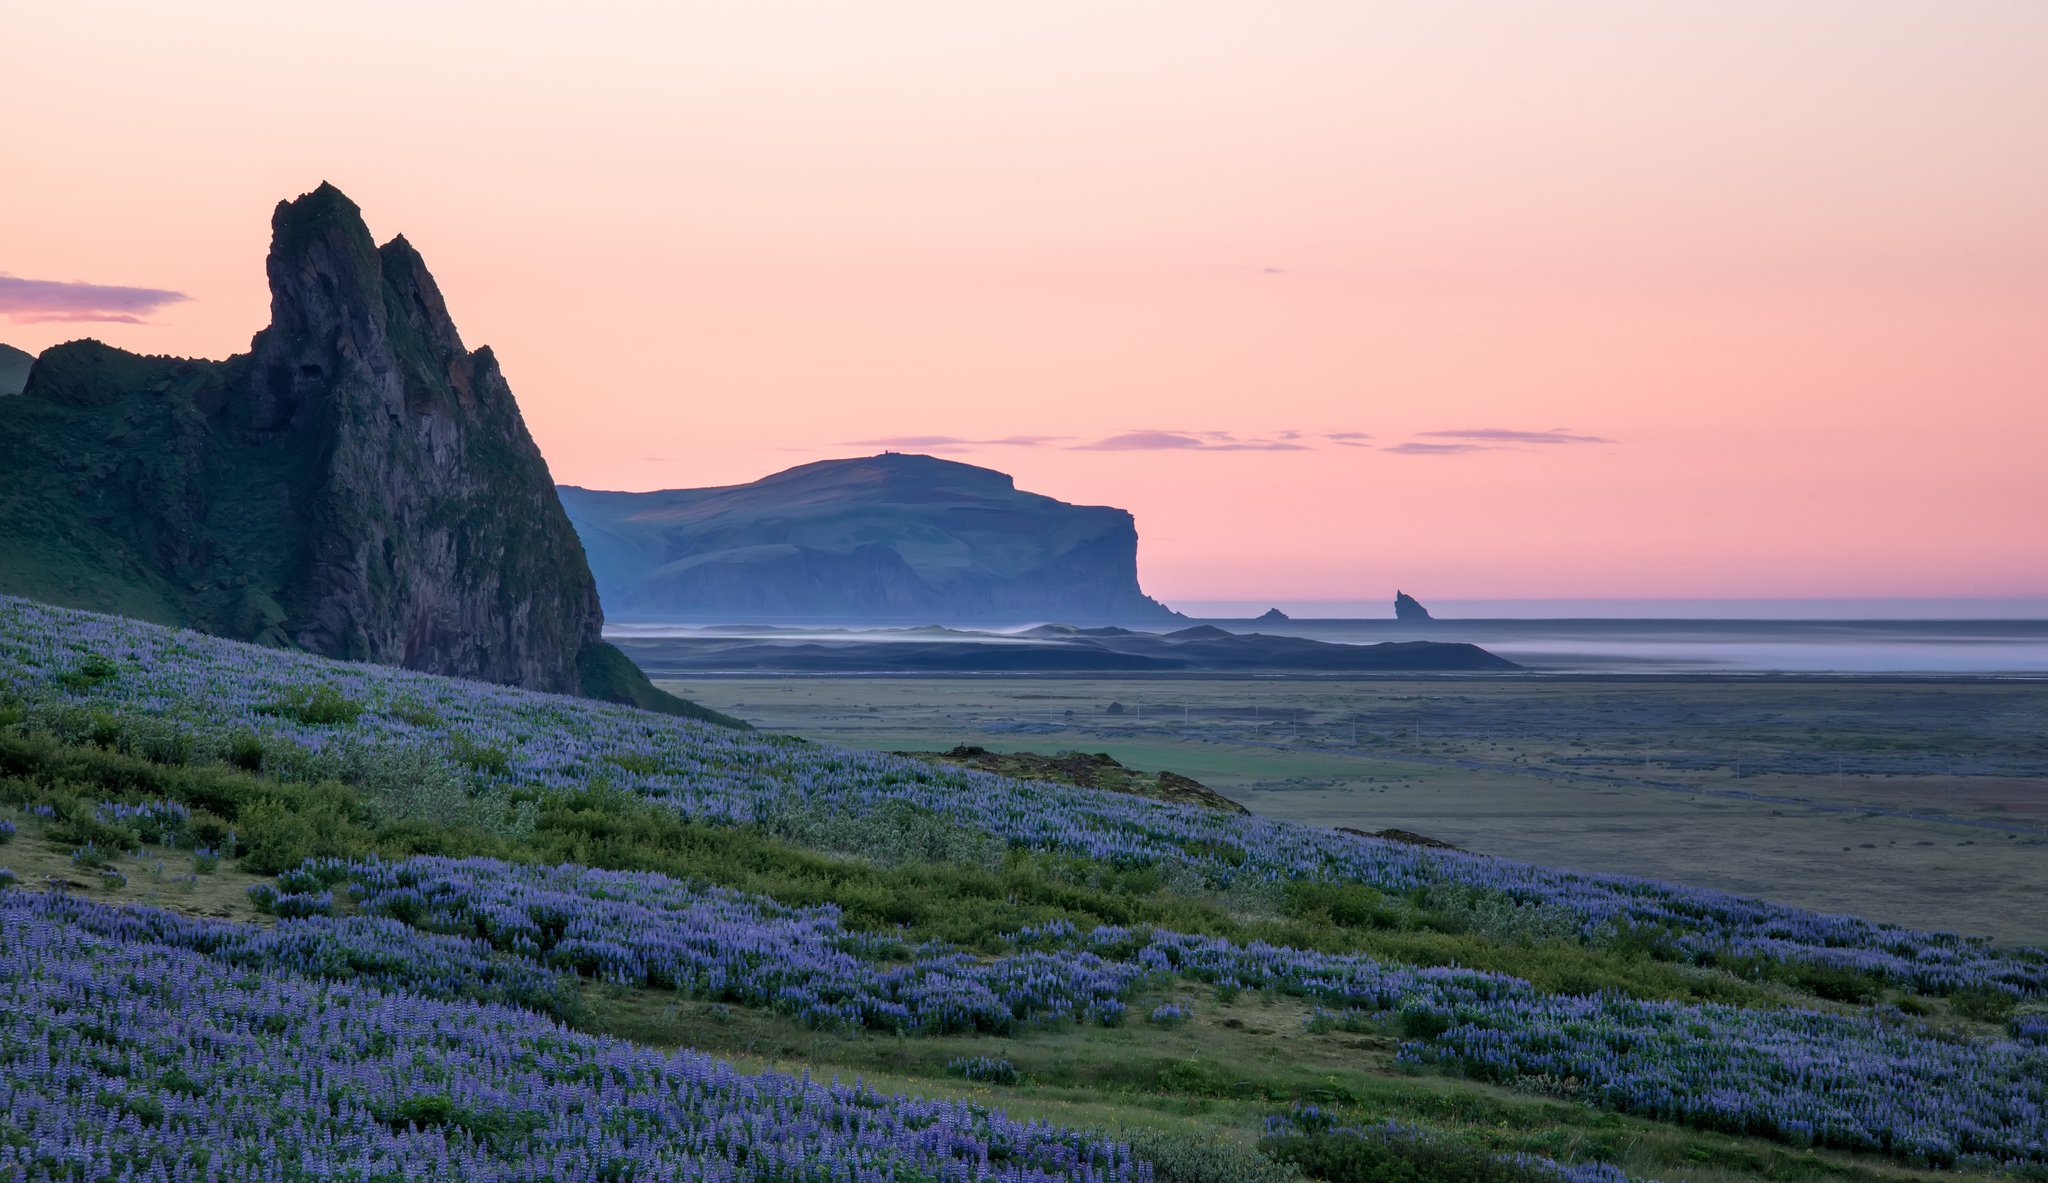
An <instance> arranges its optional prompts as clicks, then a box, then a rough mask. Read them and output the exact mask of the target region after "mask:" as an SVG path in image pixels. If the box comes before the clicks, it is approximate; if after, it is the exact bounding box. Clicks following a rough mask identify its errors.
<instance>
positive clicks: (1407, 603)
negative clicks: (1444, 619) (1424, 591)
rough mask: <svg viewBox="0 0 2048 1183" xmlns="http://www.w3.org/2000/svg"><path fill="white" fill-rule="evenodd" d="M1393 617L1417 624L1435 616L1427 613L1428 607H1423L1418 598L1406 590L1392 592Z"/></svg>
mask: <svg viewBox="0 0 2048 1183" xmlns="http://www.w3.org/2000/svg"><path fill="white" fill-rule="evenodd" d="M1394 619H1395V620H1405V621H1408V622H1409V623H1411V624H1419V623H1421V622H1422V621H1425V620H1434V619H1435V617H1433V616H1431V615H1430V614H1429V609H1427V608H1425V607H1423V606H1422V602H1421V601H1420V600H1417V599H1416V598H1415V597H1414V596H1411V595H1409V594H1408V593H1407V592H1404V591H1397V592H1395V593H1394Z"/></svg>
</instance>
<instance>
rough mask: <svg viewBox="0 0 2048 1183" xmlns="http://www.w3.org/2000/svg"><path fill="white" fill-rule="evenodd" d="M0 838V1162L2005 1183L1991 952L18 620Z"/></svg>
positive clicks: (2011, 965)
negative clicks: (54, 884)
mask: <svg viewBox="0 0 2048 1183" xmlns="http://www.w3.org/2000/svg"><path fill="white" fill-rule="evenodd" d="M0 817H4V818H5V819H6V830H5V834H6V837H7V839H8V841H7V842H6V844H5V845H0V866H5V867H9V868H11V869H12V870H13V872H14V877H15V878H16V879H17V880H18V883H17V885H16V886H15V887H14V888H12V889H10V890H4V891H0V913H4V914H0V921H4V922H0V970H4V972H0V1051H8V1052H15V1053H17V1054H16V1056H15V1057H14V1062H13V1063H11V1064H10V1072H9V1077H8V1083H9V1086H10V1091H9V1092H8V1093H7V1094H5V1099H4V1100H0V1177H5V1175H6V1172H7V1171H8V1170H9V1169H10V1166H11V1164H27V1169H26V1171H25V1172H23V1173H25V1174H26V1177H30V1178H42V1177H55V1176H60V1175H61V1176H64V1177H71V1176H72V1175H74V1174H75V1173H76V1172H75V1171H74V1170H72V1168H70V1167H69V1166H67V1165H66V1164H67V1163H68V1162H70V1161H72V1160H70V1159H67V1158H65V1155H66V1154H68V1153H70V1152H69V1151H65V1150H59V1149H55V1148H57V1147H67V1146H87V1147H93V1148H98V1149H92V1150H91V1151H90V1152H91V1153H107V1154H119V1155H121V1156H123V1160H124V1161H140V1162H143V1163H155V1164H160V1165H163V1166H164V1167H165V1171H164V1173H165V1175H166V1177H172V1178H183V1177H198V1175H199V1173H200V1171H201V1170H202V1167H203V1164H205V1163H209V1162H213V1161H216V1160H217V1159H218V1158H219V1157H220V1156H225V1157H226V1160H227V1161H246V1162H248V1163H251V1164H255V1163H266V1164H273V1165H271V1166H270V1167H268V1168H266V1170H264V1171H262V1172H259V1173H258V1177H262V1178H272V1177H276V1178H284V1177H298V1176H304V1175H313V1176H318V1177H347V1178H372V1177H400V1176H404V1177H422V1176H424V1175H428V1174H431V1173H432V1171H431V1170H429V1168H428V1167H427V1166H426V1164H428V1163H431V1162H445V1163H451V1164H455V1165H453V1166H451V1167H448V1168H443V1173H444V1174H447V1175H448V1176H449V1177H465V1178H497V1177H512V1176H515V1175H518V1174H519V1173H520V1172H522V1171H525V1172H532V1171H536V1170H537V1171H540V1172H541V1173H543V1174H545V1175H548V1176H550V1177H562V1178H569V1177H574V1178H607V1179H632V1178H650V1177H658V1176H663V1175H665V1174H668V1173H675V1174H683V1175H689V1176H696V1175H703V1174H707V1173H720V1172H724V1173H727V1174H728V1175H729V1177H735V1178H747V1179H786V1178H796V1177H801V1178H805V1179H828V1178H829V1179H840V1178H845V1179H852V1178H863V1179H866V1178H873V1179H888V1178H893V1179H904V1180H908V1179H926V1180H936V1179H956V1178H957V1179H969V1178H1011V1179H1020V1180H1022V1179H1073V1180H1082V1179H1118V1180H1126V1179H1127V1180H1143V1179H1147V1178H1150V1179H1179V1180H1217V1181H1219V1183H1220V1181H1222V1180H1245V1179H1289V1178H1299V1177H1301V1176H1302V1175H1304V1174H1306V1175H1309V1176H1312V1177H1317V1178H1324V1179H1330V1180H1364V1179H1415V1180H1425V1179H1441V1180H1451V1179H1487V1178H1498V1179H1515V1180H1533V1179H1547V1178H1556V1177H1558V1176H1559V1175H1562V1176H1563V1177H1566V1178H1572V1179H1585V1180H1606V1181H1609V1183H1613V1181H1615V1180H1620V1179H1623V1178H1626V1177H1635V1178H1647V1179H1681V1178H1689V1179H1735V1178H1763V1179H1786V1180H1793V1179H1816V1180H1817V1179H1857V1180H1877V1179H1893V1178H1912V1177H1920V1176H1923V1175H1926V1174H1927V1173H1928V1172H1931V1171H1937V1170H1938V1171H1942V1172H1944V1177H1954V1173H1955V1172H1963V1173H1973V1174H1980V1175H1988V1174H1992V1173H1996V1172H1999V1171H2017V1172H2021V1173H2027V1172H2033V1173H2037V1174H2038V1173H2039V1172H2040V1171H2041V1170H2042V1169H2043V1166H2044V1164H2048V1150H2044V1146H2048V1054H2044V1050H2043V1044H2044V1041H2048V1020H2044V1018H2043V1017H2042V1015H2041V1002H2042V999H2043V996H2044V991H2048V955H2044V954H2043V953H2041V952H2039V951H2034V950H2021V949H2006V948H1999V947H1995V946H1992V945H1989V944H1986V943H1983V942H1976V941H1968V940H1964V939H1961V938H1956V937H1952V936H1946V935H1942V934H1932V933H1919V932H1913V931H1909V930H1904V929H1898V928H1891V927H1886V926H1879V925H1872V924H1868V923H1865V922H1862V921H1857V920H1852V919H1847V918H1843V917H1829V916H1821V915H1816V914H1812V913H1806V912H1801V911H1798V910H1796V909H1790V908H1783V907H1778V906H1775V905H1772V904H1769V903H1765V902H1761V901H1755V900H1745V899H1740V898H1736V897H1731V896H1725V895H1721V894H1718V893H1713V892H1702V891H1694V890H1689V889H1686V888H1683V887H1678V886H1673V885H1667V884H1659V883H1654V882H1649V881H1644V880H1630V879H1619V878H1607V877H1599V876H1586V875H1573V874H1565V873H1559V872H1552V871H1546V870H1544V869H1542V868H1537V867H1531V866H1526V865H1521V864H1514V863H1508V862H1504V861H1501V860H1494V859H1487V858H1481V857H1477V856H1470V855H1464V854H1460V853H1456V852H1446V851H1432V850H1425V849H1419V848H1416V847H1412V846H1403V845H1400V844H1397V843H1389V842H1383V841H1379V840H1377V839H1373V838H1368V837H1362V836H1355V835H1342V834H1333V833H1329V832H1324V831H1315V830H1309V829H1303V828H1298V827H1293V826H1287V825H1282V824H1276V823H1272V822H1268V821H1264V820H1262V819H1259V818H1255V817H1244V816H1237V815H1227V814H1223V813H1220V812H1218V811H1215V810H1209V809H1202V808H1197V807H1193V806H1186V805H1178V804H1173V803H1167V802H1158V801H1152V800H1148V799H1144V798H1141V797H1136V796H1130V795H1125V794H1119V793H1111V792H1101V791H1091V790H1087V789H1082V788H1075V787H1068V786H1059V785H1050V784H1039V783H1032V782H1025V781H1017V780H1010V779H1004V778H1000V777H996V776H991V775H988V774H984V773H980V772H975V771H971V770H965V769H955V768H945V767H937V766H934V765H931V764H927V763H923V762H920V761H915V760H909V759H903V758H899V757H894V756H888V755H883V754H879V753H862V752H852V751H843V750H836V749H831V748H826V747H822V746H818V745H812V744H807V743H803V742H801V741H795V740H790V739H786V738H781V737H776V736H772V735H764V734H758V733H745V732H738V731H734V730H731V729H725V728H718V727H712V726H706V725H704V724H701V723H698V722H695V721H691V720H686V719H678V718H673V717H668V716H662V715H655V714H650V713H647V712H643V711H638V710H634V709H631V708H627V707H623V706H611V705H605V704H598V703H592V702H588V701H585V700H579V699H571V698H563V697H558V696H550V695H544V694H535V693H530V692H523V691H516V690H510V689H506V688H503V687H497V686H490V685H484V684H479V683H473V682H460V681H454V680H449V679H442V678H435V677H429V676H425V675H419V674H411V673H406V672H403V671H398V670H392V669H388V668H382V667H376V666H365V665H350V664H345V663H337V662H329V661H323V660H319V659H315V658H310V657H306V656H303V655H298V654H292V653H286V652H279V651H274V650H264V649H257V648H253V647H249V646H243V645H235V644H231V643H227V642H222V641H218V640H215V639H212V638H208V637H203V636H199V635H196V634H191V633H178V632H172V631H169V630H164V629H158V628H153V627H150V626H147V625H142V624H137V623H134V622H129V621H122V620H117V619H113V618H107V617H97V616H93V615H90V614H85V613H79V612H71V611H63V610H56V609H49V608H45V607H42V606H39V605H34V604H30V603H26V602H23V601H18V600H0ZM53 876H54V877H56V878H59V879H63V880H65V881H66V884H67V885H66V887H65V893H64V894H57V895H49V894H43V893H41V892H37V891H34V890H32V889H33V888H34V887H35V886H37V883H38V881H47V880H48V879H50V878H51V877H53ZM230 879H233V881H234V882H236V883H240V884H248V885H251V886H252V887H253V891H252V892H250V893H246V899H247V901H248V902H247V903H246V904H231V903H229V902H226V901H225V900H224V898H223V897H224V896H231V895H232V893H231V892H223V890H222V885H223V884H225V883H227V882H228V881H229V880H230ZM116 904H118V905H119V906H118V907H116V906H112V905H116ZM251 904H253V905H254V906H255V907H256V908H257V909H258V910H260V911H261V913H262V914H263V916H262V919H260V920H256V921H253V922H252V921H251V920H249V919H248V918H247V917H249V915H250V912H249V910H248V908H249V905H251ZM194 913H200V915H194ZM30 1046H33V1047H35V1048H36V1049H37V1051H36V1054H35V1055H34V1056H33V1057H27V1058H22V1057H20V1056H19V1055H18V1052H19V1050H20V1049H26V1048H28V1047H30ZM678 1048H692V1049H701V1050H703V1051H708V1052H711V1053H713V1054H715V1055H716V1056H719V1057H723V1058H725V1060H726V1061H728V1064H720V1063H718V1062H716V1061H714V1060H712V1059H709V1058H706V1057H703V1056H699V1055H697V1054H696V1053H694V1052H690V1053H681V1054H672V1053H674V1049H678ZM800 1070H801V1072H807V1073H808V1074H809V1077H808V1079H806V1078H805V1077H804V1076H803V1075H801V1072H800ZM793 1073H797V1075H792V1074H793ZM855 1074H859V1075H860V1076H861V1077H862V1078H863V1079H864V1080H865V1081H866V1084H865V1085H862V1086H851V1085H844V1084H839V1083H835V1084H833V1085H829V1086H828V1085H824V1084H821V1083H815V1082H818V1081H824V1080H832V1079H834V1078H835V1077H836V1078H838V1079H839V1080H842V1081H843V1080H846V1079H849V1078H851V1077H853V1076H854V1075H855ZM309 1080H321V1081H325V1082H327V1083H326V1084H325V1085H323V1086H322V1088H321V1089H308V1088H306V1087H303V1085H304V1082H306V1081H309ZM124 1115H125V1116H124ZM131 1118H132V1120H129V1119H131ZM1033 1123H1035V1124H1033ZM287 1160H288V1161H287ZM798 1163H801V1164H802V1166H801V1168H800V1169H799V1168H798V1166H797V1164H798ZM277 1164H281V1165H277Z"/></svg>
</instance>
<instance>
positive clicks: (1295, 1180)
mask: <svg viewBox="0 0 2048 1183" xmlns="http://www.w3.org/2000/svg"><path fill="white" fill-rule="evenodd" d="M1102 1136H1103V1137H1105V1138H1110V1139H1114V1140H1116V1141H1119V1142H1126V1143H1128V1144H1129V1145H1130V1147H1131V1153H1132V1154H1134V1155H1136V1156H1137V1157H1139V1158H1141V1159H1144V1160H1145V1161H1147V1162H1150V1163H1151V1164H1152V1177H1153V1178H1154V1179H1155V1180H1157V1181H1158V1183H1300V1181H1301V1179H1302V1178H1303V1176H1302V1174H1301V1172H1300V1171H1299V1170H1297V1169H1295V1168H1294V1167H1292V1166H1290V1165H1288V1164H1286V1163H1282V1162H1279V1161H1277V1160H1275V1159H1272V1158H1269V1157H1267V1156H1266V1155H1264V1154H1261V1153H1259V1152H1258V1151H1257V1150H1254V1149H1252V1148H1251V1147H1249V1146H1245V1145H1242V1144H1241V1143H1238V1142H1233V1141H1230V1140H1229V1139H1227V1138H1223V1137H1218V1136H1214V1135H1197V1134H1192V1133H1179V1132H1170V1131H1167V1130H1159V1129H1137V1130H1110V1131H1107V1132H1105V1133H1104V1134H1103V1135H1102Z"/></svg>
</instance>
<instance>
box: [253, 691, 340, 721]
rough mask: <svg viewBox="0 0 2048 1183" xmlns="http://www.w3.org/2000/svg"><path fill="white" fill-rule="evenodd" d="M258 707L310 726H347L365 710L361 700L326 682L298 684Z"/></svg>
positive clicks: (264, 711)
mask: <svg viewBox="0 0 2048 1183" xmlns="http://www.w3.org/2000/svg"><path fill="white" fill-rule="evenodd" d="M256 709H257V711H258V712H259V713H261V714H265V715H277V716H280V717H282V718H286V719H291V720H294V721H296V722H299V723H303V724H305V725H306V726H308V727H336V726H339V727H346V726H348V725H350V724H352V723H354V722H355V721H356V720H357V719H358V718H359V717H361V715H362V713H363V706H362V704H361V703H358V702H353V701H351V700H349V699H348V698H346V697H344V696H343V695H342V693H341V691H339V690H336V689H335V688H334V687H332V686H327V685H321V686H313V687H306V686H300V687H297V688H295V689H293V690H291V691H290V692H288V693H287V694H286V695H285V696H284V697H283V698H281V699H279V700H277V701H276V702H272V703H268V704H266V705H264V706H260V707H257V708H256Z"/></svg>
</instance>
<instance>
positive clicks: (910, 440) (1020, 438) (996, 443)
mask: <svg viewBox="0 0 2048 1183" xmlns="http://www.w3.org/2000/svg"><path fill="white" fill-rule="evenodd" d="M1073 438H1074V437H1073V436H1071V435H1006V436H1001V437H999V438H996V439H982V440H978V439H968V438H966V437H965V436H958V435H888V436H883V437H881V438H880V439H872V440H846V441H844V442H845V443H846V444H847V445H848V446H849V447H862V448H1042V447H1045V446H1046V445H1047V444H1056V443H1058V442H1060V441H1061V440H1070V439H1073Z"/></svg>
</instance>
